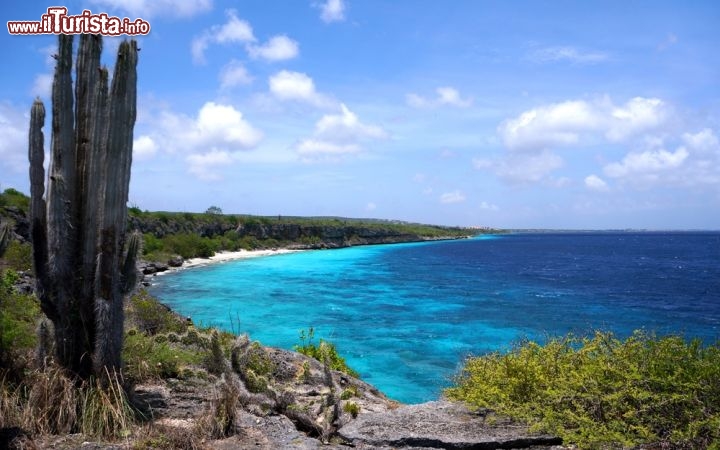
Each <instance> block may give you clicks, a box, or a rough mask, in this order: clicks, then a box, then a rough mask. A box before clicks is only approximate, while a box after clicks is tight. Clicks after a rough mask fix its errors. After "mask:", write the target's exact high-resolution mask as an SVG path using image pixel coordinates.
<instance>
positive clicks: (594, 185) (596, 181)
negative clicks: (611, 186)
mask: <svg viewBox="0 0 720 450" xmlns="http://www.w3.org/2000/svg"><path fill="white" fill-rule="evenodd" d="M585 187H586V188H588V189H590V190H592V191H600V192H604V191H607V190H608V185H607V183H606V182H605V180H603V179H602V178H600V177H599V176H597V175H595V174H593V175H588V176H587V177H585Z"/></svg>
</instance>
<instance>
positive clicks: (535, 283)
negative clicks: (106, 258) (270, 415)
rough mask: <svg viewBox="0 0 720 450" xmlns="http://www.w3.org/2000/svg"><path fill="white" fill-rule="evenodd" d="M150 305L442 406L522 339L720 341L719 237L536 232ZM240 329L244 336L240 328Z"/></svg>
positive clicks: (270, 277) (385, 255) (183, 285)
mask: <svg viewBox="0 0 720 450" xmlns="http://www.w3.org/2000/svg"><path fill="white" fill-rule="evenodd" d="M151 293H152V294H154V295H156V296H158V297H159V298H160V299H161V300H162V301H163V302H165V303H166V304H167V305H169V306H170V307H172V308H173V309H174V310H176V311H178V312H180V313H181V314H184V315H188V316H191V317H192V318H193V320H195V321H196V322H201V323H203V324H205V325H217V326H220V327H223V328H226V329H228V330H231V329H233V328H234V330H235V331H237V330H238V328H239V329H240V330H241V331H242V332H247V333H249V334H250V336H251V338H253V339H256V340H259V341H261V342H262V343H263V344H265V345H271V346H277V347H284V348H292V347H293V345H296V344H298V343H299V338H298V336H299V331H300V330H302V329H305V330H307V329H308V328H310V327H314V329H315V335H316V337H323V338H326V339H328V340H331V341H332V342H334V343H335V344H336V345H337V347H338V349H339V351H340V353H341V354H342V355H343V356H345V357H346V359H347V361H348V363H349V365H350V366H351V367H353V368H354V369H355V370H357V371H358V372H359V373H360V374H361V377H362V378H363V379H364V380H365V381H367V382H369V383H371V384H373V385H375V386H377V387H378V388H379V389H380V390H381V391H383V392H385V393H386V394H387V395H388V396H390V397H391V398H394V399H396V400H399V401H402V402H407V403H417V402H422V401H426V400H431V399H435V398H437V397H438V395H439V394H440V392H441V390H442V388H443V387H445V386H447V385H448V383H449V382H450V380H451V377H452V376H453V375H454V374H455V373H456V372H457V370H458V368H459V365H460V364H461V362H462V360H463V359H464V358H465V357H466V356H468V355H471V354H481V353H484V352H488V351H493V350H498V349H500V350H502V349H507V348H509V347H510V346H511V345H512V343H513V342H517V341H518V340H519V339H521V338H530V339H536V340H540V341H542V340H544V339H545V338H546V337H547V336H549V335H559V334H564V333H567V332H570V331H572V332H575V333H580V334H583V333H588V332H591V331H592V330H595V329H604V330H612V331H614V332H616V333H617V334H619V335H620V336H627V335H629V334H630V333H632V331H633V330H636V329H641V328H643V329H645V330H648V331H654V332H657V333H659V334H667V333H682V334H684V335H685V336H686V337H688V338H694V337H698V338H701V339H703V340H704V341H705V342H706V343H714V342H716V341H717V339H718V338H720V233H586V234H581V233H558V234H544V233H529V234H510V235H500V236H485V237H480V238H474V239H468V240H460V241H445V242H432V243H421V244H398V245H381V246H367V247H354V248H347V249H341V250H321V251H308V252H301V253H294V254H285V255H276V256H270V257H264V258H254V259H246V260H237V261H232V262H228V263H224V264H215V265H210V266H206V267H200V268H194V269H190V270H183V271H179V272H177V273H173V274H169V275H165V276H162V277H157V278H156V279H155V284H154V285H153V287H152V288H151ZM238 322H239V326H238Z"/></svg>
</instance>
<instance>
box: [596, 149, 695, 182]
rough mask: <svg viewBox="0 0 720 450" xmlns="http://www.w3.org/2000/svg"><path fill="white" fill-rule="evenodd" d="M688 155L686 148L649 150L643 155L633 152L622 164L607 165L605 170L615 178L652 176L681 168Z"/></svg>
mask: <svg viewBox="0 0 720 450" xmlns="http://www.w3.org/2000/svg"><path fill="white" fill-rule="evenodd" d="M688 155H689V153H688V151H687V149H685V147H680V148H678V149H677V150H675V151H674V152H669V151H667V150H664V149H660V150H647V151H644V152H642V153H636V152H633V153H629V154H628V155H626V156H625V158H623V160H622V162H619V163H611V164H608V165H606V166H605V169H604V170H605V174H606V175H607V176H609V177H613V178H620V177H626V176H629V175H634V174H651V173H654V172H659V171H664V170H668V169H674V168H677V167H679V166H681V165H682V164H683V162H684V161H685V160H686V159H687V157H688Z"/></svg>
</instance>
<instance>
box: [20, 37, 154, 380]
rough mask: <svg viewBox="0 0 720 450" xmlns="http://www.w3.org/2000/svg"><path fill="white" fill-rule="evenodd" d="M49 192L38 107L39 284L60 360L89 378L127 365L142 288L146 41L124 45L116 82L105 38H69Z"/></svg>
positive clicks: (34, 163)
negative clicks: (134, 214) (130, 311)
mask: <svg viewBox="0 0 720 450" xmlns="http://www.w3.org/2000/svg"><path fill="white" fill-rule="evenodd" d="M58 38H59V49H58V53H57V58H56V59H57V65H56V67H55V74H54V80H53V87H52V141H51V161H50V164H49V169H48V170H49V174H48V177H47V192H46V191H45V188H46V186H45V181H46V178H45V170H44V168H43V159H44V148H43V145H44V143H43V141H44V136H43V132H42V127H43V125H44V122H45V107H44V105H43V103H42V102H41V101H40V100H39V99H38V100H36V101H35V102H34V104H33V106H32V110H31V114H30V134H29V155H28V156H29V160H30V191H31V195H30V196H31V205H30V219H31V233H32V242H33V263H34V266H35V273H36V275H37V282H36V283H37V285H36V291H37V294H38V297H39V299H40V303H41V307H42V310H43V312H44V313H45V314H46V315H47V317H48V318H49V319H50V320H51V321H52V322H53V325H54V326H53V329H54V334H55V357H56V359H57V361H58V362H59V363H60V364H61V365H62V366H64V367H66V368H68V369H70V370H72V371H73V372H74V373H76V374H77V375H79V376H80V377H82V378H87V377H89V376H91V375H93V374H95V375H99V374H103V373H108V371H109V372H110V373H112V372H113V371H114V370H117V369H119V368H120V363H121V360H120V356H121V350H122V333H123V320H124V318H123V298H124V296H125V294H126V293H127V292H128V291H129V290H130V289H132V287H134V285H135V276H136V273H135V272H136V269H135V258H136V255H137V250H138V247H139V245H140V242H139V240H140V237H139V236H138V235H132V236H131V238H130V239H129V240H128V242H127V251H126V250H125V247H126V242H125V241H126V238H125V224H126V219H127V199H128V189H129V183H130V165H131V162H132V141H133V127H134V125H135V118H136V97H137V92H136V91H137V88H136V85H137V72H136V66H137V44H136V42H135V41H130V42H127V41H125V42H123V43H122V44H121V45H120V48H119V49H118V55H117V60H116V63H115V70H114V73H113V77H112V86H111V87H110V89H109V91H108V71H107V69H106V68H104V67H101V65H100V54H101V52H102V38H101V37H100V36H98V35H81V37H80V42H79V45H78V50H77V58H76V61H75V67H76V73H75V77H74V79H75V85H74V90H73V77H72V67H73V59H72V50H73V36H72V35H60V36H59V37H58Z"/></svg>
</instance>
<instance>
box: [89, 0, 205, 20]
mask: <svg viewBox="0 0 720 450" xmlns="http://www.w3.org/2000/svg"><path fill="white" fill-rule="evenodd" d="M91 2H92V3H94V4H96V5H100V6H101V7H103V8H105V9H110V10H113V11H124V12H125V13H127V14H128V15H129V16H130V17H129V18H130V20H134V19H136V18H142V19H147V18H150V17H156V16H158V15H162V16H164V17H167V16H171V17H192V16H194V15H196V14H199V13H203V12H205V11H209V10H211V9H212V4H213V2H212V0H183V1H181V2H178V1H175V0H91Z"/></svg>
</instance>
